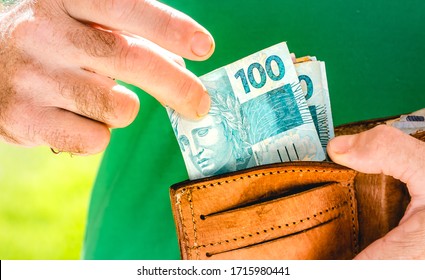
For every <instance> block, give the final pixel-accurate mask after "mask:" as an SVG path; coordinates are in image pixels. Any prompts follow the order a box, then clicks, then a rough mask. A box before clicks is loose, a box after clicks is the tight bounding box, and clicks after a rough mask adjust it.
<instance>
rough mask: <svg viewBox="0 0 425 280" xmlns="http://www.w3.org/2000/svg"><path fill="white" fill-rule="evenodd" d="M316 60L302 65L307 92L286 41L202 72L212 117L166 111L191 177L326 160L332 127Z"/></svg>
mask: <svg viewBox="0 0 425 280" xmlns="http://www.w3.org/2000/svg"><path fill="white" fill-rule="evenodd" d="M317 63H318V64H317ZM317 63H316V62H315V63H313V62H312V61H311V63H310V62H309V61H307V60H306V61H305V62H302V63H301V62H299V65H298V66H297V68H298V69H299V71H300V72H302V78H303V79H304V80H303V81H304V83H305V84H306V85H307V86H306V87H305V90H306V92H304V91H303V89H302V85H301V84H300V79H299V78H298V74H297V72H296V69H295V66H294V63H293V61H292V58H291V55H290V52H289V50H288V47H287V45H286V43H280V44H277V45H274V46H272V47H269V48H267V49H264V50H262V51H259V52H257V53H254V54H252V55H250V56H248V57H245V58H243V59H240V60H238V61H236V62H234V63H231V64H229V65H227V66H224V67H221V68H219V69H217V70H215V71H212V72H210V73H208V74H206V75H204V76H201V77H200V79H201V81H202V82H203V84H204V85H205V87H206V88H207V91H208V93H209V94H210V96H211V109H210V112H209V114H208V115H207V116H206V117H204V118H202V119H200V120H189V119H185V118H184V117H182V116H180V115H179V114H177V113H176V112H175V111H173V110H172V109H168V114H169V117H170V120H171V124H172V127H173V130H174V132H175V135H176V138H177V141H178V143H179V145H180V149H181V152H182V154H183V158H184V161H185V165H186V169H187V171H188V174H189V178H190V179H191V180H193V179H199V178H204V177H209V176H213V175H219V174H223V173H227V172H232V171H237V170H242V169H246V168H249V167H253V166H259V165H265V164H270V163H277V162H290V161H323V160H325V159H326V155H325V151H324V147H326V144H327V141H329V139H330V138H331V137H332V136H333V130H332V128H333V124H332V120H331V115H330V112H331V111H330V102H329V95H328V92H327V82H326V74H325V72H324V64H322V63H320V62H317ZM308 79H309V80H308ZM313 85H314V88H313V87H312V86H313ZM316 85H317V90H316ZM310 89H311V92H310V91H308V90H310ZM325 89H326V90H325ZM306 94H307V95H308V98H307V99H308V100H309V102H310V104H308V103H307V100H306ZM328 107H329V108H328ZM312 114H313V116H314V118H313V117H312ZM319 136H320V137H319Z"/></svg>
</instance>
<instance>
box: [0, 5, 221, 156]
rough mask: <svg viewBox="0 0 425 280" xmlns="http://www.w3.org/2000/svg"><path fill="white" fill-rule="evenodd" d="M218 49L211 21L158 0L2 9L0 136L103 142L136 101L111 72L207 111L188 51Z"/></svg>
mask: <svg viewBox="0 0 425 280" xmlns="http://www.w3.org/2000/svg"><path fill="white" fill-rule="evenodd" d="M213 51H214V41H213V39H212V37H211V35H210V34H209V33H208V31H206V30H205V29H204V28H203V27H202V26H200V25H199V24H197V23H196V22H195V21H194V20H192V19H191V18H189V17H188V16H186V15H184V14H182V13H180V12H178V11H176V10H173V9H171V8H170V7H168V6H165V5H163V4H161V3H158V2H156V1H149V0H121V1H114V0H93V1H85V0H45V1H21V3H20V4H18V5H17V6H16V7H14V8H13V9H10V10H9V11H7V12H6V13H4V14H2V15H0V69H1V71H0V139H4V140H6V141H8V142H11V143H16V144H20V145H26V146H35V145H48V146H50V147H52V148H54V149H56V150H59V151H67V152H72V153H76V154H93V153H97V152H100V151H102V150H103V149H104V148H105V147H106V146H107V144H108V143H109V138H110V131H109V128H113V127H124V126H127V125H128V124H130V123H131V122H132V121H133V120H134V118H135V117H136V115H137V112H138V110H139V101H138V98H137V96H136V95H135V94H134V93H133V92H131V91H129V90H128V89H126V88H124V87H123V86H119V85H117V84H116V82H115V81H114V79H119V80H123V81H125V82H127V83H131V84H134V85H136V86H138V87H140V88H142V89H144V90H145V91H147V92H148V93H149V94H151V95H152V96H154V97H155V98H156V99H157V100H159V101H160V102H161V103H162V104H164V105H168V106H170V107H172V108H174V109H176V110H177V111H178V112H179V113H181V114H183V115H185V116H187V117H190V118H196V117H199V116H202V115H205V114H206V113H207V111H208V109H209V106H210V99H209V96H208V94H207V92H206V90H205V88H204V86H203V85H202V84H201V82H200V80H199V79H198V78H197V77H195V76H194V75H193V74H192V73H191V72H189V71H188V70H186V68H185V67H184V61H183V59H182V57H185V58H188V59H191V60H204V59H207V58H208V57H209V56H210V55H211V54H212V52H213ZM142 106H143V104H142Z"/></svg>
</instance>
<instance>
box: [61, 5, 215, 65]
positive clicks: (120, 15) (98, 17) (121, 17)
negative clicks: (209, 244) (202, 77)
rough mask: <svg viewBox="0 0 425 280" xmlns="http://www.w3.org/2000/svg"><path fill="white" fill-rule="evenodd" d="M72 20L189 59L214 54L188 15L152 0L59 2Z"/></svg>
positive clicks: (208, 39)
mask: <svg viewBox="0 0 425 280" xmlns="http://www.w3.org/2000/svg"><path fill="white" fill-rule="evenodd" d="M63 3H64V6H65V9H66V10H67V12H68V13H69V14H70V15H71V16H72V17H73V18H75V19H77V20H80V21H85V22H91V23H97V24H99V25H102V26H104V27H107V28H110V29H112V30H120V31H126V32H129V33H132V34H134V35H137V36H141V37H144V38H146V39H148V40H150V41H152V42H154V43H156V44H158V45H160V46H161V47H163V48H165V49H167V50H169V51H171V52H174V53H176V54H178V55H180V56H183V57H185V58H188V59H191V60H204V59H207V58H208V57H210V56H211V54H212V53H213V51H214V40H213V38H212V36H211V35H210V33H209V32H208V31H207V30H206V29H205V28H204V27H202V26H201V25H200V24H198V23H197V22H196V21H194V20H193V19H192V18H190V17H189V16H187V15H185V14H183V13H181V12H179V11H177V10H175V9H173V8H171V7H169V6H167V5H165V4H162V3H159V2H157V1H152V0H121V1H116V0H115V1H114V0H94V1H85V0H63Z"/></svg>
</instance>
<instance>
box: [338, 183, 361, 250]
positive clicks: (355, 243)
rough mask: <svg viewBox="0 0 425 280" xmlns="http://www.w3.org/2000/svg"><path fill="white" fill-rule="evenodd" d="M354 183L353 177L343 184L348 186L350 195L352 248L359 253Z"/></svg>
mask: <svg viewBox="0 0 425 280" xmlns="http://www.w3.org/2000/svg"><path fill="white" fill-rule="evenodd" d="M353 183H354V178H353V179H351V180H350V181H349V182H344V183H342V184H343V185H345V186H346V187H347V189H348V193H349V197H350V208H351V222H352V229H353V239H352V248H353V253H354V254H357V253H358V240H359V239H358V238H357V234H358V231H357V226H356V217H357V215H356V207H355V203H354V197H353V193H354V187H353Z"/></svg>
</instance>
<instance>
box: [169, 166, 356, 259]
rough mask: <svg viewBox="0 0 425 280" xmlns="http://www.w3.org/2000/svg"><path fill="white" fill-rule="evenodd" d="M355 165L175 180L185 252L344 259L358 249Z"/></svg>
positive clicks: (187, 256)
mask: <svg viewBox="0 0 425 280" xmlns="http://www.w3.org/2000/svg"><path fill="white" fill-rule="evenodd" d="M355 176H356V172H355V171H353V170H350V169H347V168H344V167H341V166H338V165H336V164H332V163H325V162H321V163H312V162H309V163H305V162H299V163H291V164H286V163H282V164H273V165H269V166H263V167H261V168H253V169H248V170H245V171H243V172H235V173H231V174H227V175H226V176H220V177H214V178H208V179H204V180H198V181H187V182H183V183H181V184H178V185H175V186H173V187H172V188H171V199H172V205H173V213H174V216H175V221H176V226H177V232H178V237H179V242H180V250H181V254H182V258H183V259H347V258H352V257H353V256H355V254H356V253H357V251H358V245H359V241H358V213H357V202H356V197H355V194H354V179H355Z"/></svg>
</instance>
